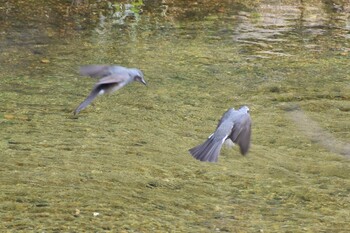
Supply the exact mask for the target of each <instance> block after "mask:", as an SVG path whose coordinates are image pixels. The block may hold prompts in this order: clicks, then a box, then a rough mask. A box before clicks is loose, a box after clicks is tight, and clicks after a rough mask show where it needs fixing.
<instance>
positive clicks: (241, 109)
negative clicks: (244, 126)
mask: <svg viewBox="0 0 350 233" xmlns="http://www.w3.org/2000/svg"><path fill="white" fill-rule="evenodd" d="M239 111H242V112H246V113H249V108H248V106H245V105H244V106H242V107H240V108H239Z"/></svg>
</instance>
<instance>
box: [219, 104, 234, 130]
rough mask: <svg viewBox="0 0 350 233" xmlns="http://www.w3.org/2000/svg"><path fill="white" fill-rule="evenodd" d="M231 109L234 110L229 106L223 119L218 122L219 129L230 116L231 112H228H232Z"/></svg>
mask: <svg viewBox="0 0 350 233" xmlns="http://www.w3.org/2000/svg"><path fill="white" fill-rule="evenodd" d="M230 111H232V109H231V108H229V109H228V110H227V111H226V112H225V113H224V114H223V115H222V117H221V119H220V120H219V122H218V125H217V126H216V129H218V128H219V126H220V125H221V124H222V123H223V122H224V121H225V120H226V119H227V118H229V115H230V114H229V113H228V112H230Z"/></svg>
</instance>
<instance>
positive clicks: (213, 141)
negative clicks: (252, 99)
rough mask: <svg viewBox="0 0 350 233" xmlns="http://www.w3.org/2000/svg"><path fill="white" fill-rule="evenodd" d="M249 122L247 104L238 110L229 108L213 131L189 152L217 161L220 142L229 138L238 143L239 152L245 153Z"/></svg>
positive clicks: (195, 155) (247, 149)
mask: <svg viewBox="0 0 350 233" xmlns="http://www.w3.org/2000/svg"><path fill="white" fill-rule="evenodd" d="M251 124H252V122H251V118H250V115H249V108H248V107H247V106H243V107H241V108H240V109H239V110H235V109H234V108H230V109H228V110H227V111H226V112H225V113H224V115H223V116H222V117H221V119H220V121H219V124H218V126H217V127H216V130H215V132H214V133H213V134H212V135H210V136H209V137H208V139H207V140H206V141H205V142H204V143H203V144H201V145H199V146H196V147H193V148H192V149H190V150H189V152H190V154H191V155H192V156H193V157H194V158H196V159H198V160H200V161H207V162H217V161H218V157H219V154H220V150H221V147H222V144H223V143H224V142H225V140H226V139H230V140H232V142H234V143H236V144H238V145H239V148H240V151H241V154H242V155H245V154H247V153H248V151H249V147H250V137H251Z"/></svg>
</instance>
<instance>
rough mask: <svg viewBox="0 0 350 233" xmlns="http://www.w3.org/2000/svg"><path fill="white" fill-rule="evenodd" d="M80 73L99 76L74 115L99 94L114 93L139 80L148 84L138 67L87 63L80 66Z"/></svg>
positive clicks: (93, 76)
mask: <svg viewBox="0 0 350 233" xmlns="http://www.w3.org/2000/svg"><path fill="white" fill-rule="evenodd" d="M80 74H81V75H85V76H90V77H92V78H99V81H98V82H97V83H96V84H95V86H94V87H93V89H92V91H91V93H90V95H89V96H88V97H87V98H86V99H85V100H84V101H83V102H82V103H81V104H80V105H79V106H78V107H77V108H76V109H75V111H74V115H77V114H78V113H79V112H80V111H81V110H83V109H84V108H86V107H87V106H88V105H89V104H90V103H91V102H92V101H93V100H94V99H95V98H96V97H97V96H98V95H103V94H105V93H112V92H114V91H117V90H119V89H120V88H122V87H124V86H125V85H127V84H129V83H131V82H133V81H137V82H140V83H142V84H144V85H146V81H145V80H144V76H143V73H142V72H141V71H140V70H139V69H136V68H126V67H122V66H108V65H87V66H82V67H80Z"/></svg>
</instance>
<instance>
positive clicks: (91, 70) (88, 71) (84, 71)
mask: <svg viewBox="0 0 350 233" xmlns="http://www.w3.org/2000/svg"><path fill="white" fill-rule="evenodd" d="M109 68H110V66H107V65H88V66H81V67H80V71H79V73H80V74H81V75H84V76H90V77H92V78H103V77H106V76H108V75H110V74H111V72H110V69H109Z"/></svg>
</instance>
